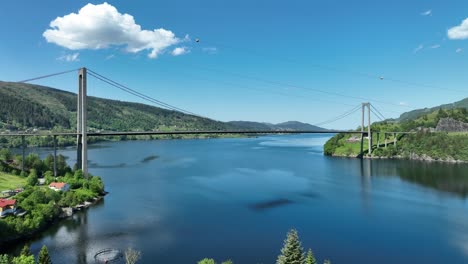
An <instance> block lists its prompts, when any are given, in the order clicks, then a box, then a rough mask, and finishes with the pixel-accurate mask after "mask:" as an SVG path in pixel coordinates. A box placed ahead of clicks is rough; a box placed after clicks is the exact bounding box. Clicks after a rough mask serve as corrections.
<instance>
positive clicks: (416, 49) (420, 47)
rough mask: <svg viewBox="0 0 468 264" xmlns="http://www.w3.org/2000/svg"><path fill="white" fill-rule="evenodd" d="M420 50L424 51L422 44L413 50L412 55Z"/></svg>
mask: <svg viewBox="0 0 468 264" xmlns="http://www.w3.org/2000/svg"><path fill="white" fill-rule="evenodd" d="M422 49H424V45H423V44H420V45H419V46H418V47H417V48H415V49H414V51H413V52H414V53H418V52H419V51H421V50H422Z"/></svg>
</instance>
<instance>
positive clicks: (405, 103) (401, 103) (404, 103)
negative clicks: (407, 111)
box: [398, 102, 408, 106]
mask: <svg viewBox="0 0 468 264" xmlns="http://www.w3.org/2000/svg"><path fill="white" fill-rule="evenodd" d="M398 104H399V105H402V106H408V103H407V102H399V103H398Z"/></svg>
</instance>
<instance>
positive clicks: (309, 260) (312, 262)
mask: <svg viewBox="0 0 468 264" xmlns="http://www.w3.org/2000/svg"><path fill="white" fill-rule="evenodd" d="M305 263H306V264H317V260H316V259H315V257H314V253H312V249H310V248H309V250H308V251H307V257H306V261H305Z"/></svg>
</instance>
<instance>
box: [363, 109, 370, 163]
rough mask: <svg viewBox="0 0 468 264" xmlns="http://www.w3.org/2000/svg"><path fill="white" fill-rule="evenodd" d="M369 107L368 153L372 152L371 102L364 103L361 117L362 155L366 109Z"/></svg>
mask: <svg viewBox="0 0 468 264" xmlns="http://www.w3.org/2000/svg"><path fill="white" fill-rule="evenodd" d="M366 108H367V138H368V148H369V149H368V154H369V155H370V154H371V153H372V132H371V104H370V103H362V118H361V155H364V135H365V134H366V132H365V127H364V121H365V112H366V111H365V110H366Z"/></svg>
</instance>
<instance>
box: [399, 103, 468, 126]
mask: <svg viewBox="0 0 468 264" xmlns="http://www.w3.org/2000/svg"><path fill="white" fill-rule="evenodd" d="M454 108H466V109H468V97H467V98H465V99H463V100H460V101H458V102H455V103H451V104H443V105H439V106H436V107H431V108H424V109H416V110H412V111H409V112H406V113H403V114H401V115H400V117H399V118H398V121H405V120H414V119H417V118H419V117H422V116H424V115H427V114H430V113H432V112H434V111H436V110H439V109H444V110H449V109H454Z"/></svg>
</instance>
